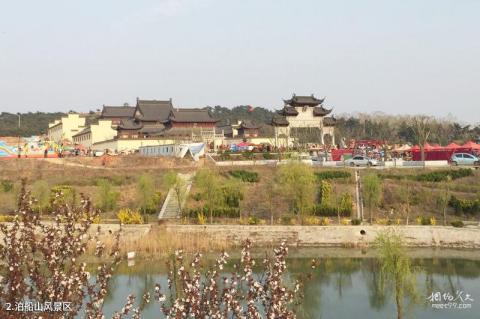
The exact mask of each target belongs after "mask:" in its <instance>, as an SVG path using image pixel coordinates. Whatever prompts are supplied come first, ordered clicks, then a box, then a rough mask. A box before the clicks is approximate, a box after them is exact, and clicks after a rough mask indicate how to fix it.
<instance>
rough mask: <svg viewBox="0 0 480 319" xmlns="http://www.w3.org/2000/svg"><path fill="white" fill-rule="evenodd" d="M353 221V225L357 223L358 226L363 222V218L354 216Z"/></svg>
mask: <svg viewBox="0 0 480 319" xmlns="http://www.w3.org/2000/svg"><path fill="white" fill-rule="evenodd" d="M351 223H352V225H356V226H357V225H361V224H362V220H361V219H359V218H354V219H352V220H351Z"/></svg>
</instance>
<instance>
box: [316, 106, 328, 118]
mask: <svg viewBox="0 0 480 319" xmlns="http://www.w3.org/2000/svg"><path fill="white" fill-rule="evenodd" d="M330 112H332V109H330V110H327V109H326V108H324V107H323V106H316V107H315V108H314V109H313V115H315V116H325V115H328V114H330Z"/></svg>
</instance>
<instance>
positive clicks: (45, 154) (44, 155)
mask: <svg viewBox="0 0 480 319" xmlns="http://www.w3.org/2000/svg"><path fill="white" fill-rule="evenodd" d="M47 157H48V148H46V149H45V151H43V158H47Z"/></svg>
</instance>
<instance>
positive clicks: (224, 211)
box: [184, 206, 240, 218]
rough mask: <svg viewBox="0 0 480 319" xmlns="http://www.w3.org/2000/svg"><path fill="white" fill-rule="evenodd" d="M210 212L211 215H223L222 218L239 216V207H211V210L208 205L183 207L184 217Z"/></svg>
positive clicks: (206, 214)
mask: <svg viewBox="0 0 480 319" xmlns="http://www.w3.org/2000/svg"><path fill="white" fill-rule="evenodd" d="M210 213H211V214H212V217H224V218H239V217H240V208H238V207H218V208H215V209H213V210H212V211H211V212H210V211H209V210H208V207H206V206H204V207H195V208H190V209H188V208H187V209H185V211H184V217H189V218H197V217H198V215H201V214H203V215H205V216H208V215H209V214H210Z"/></svg>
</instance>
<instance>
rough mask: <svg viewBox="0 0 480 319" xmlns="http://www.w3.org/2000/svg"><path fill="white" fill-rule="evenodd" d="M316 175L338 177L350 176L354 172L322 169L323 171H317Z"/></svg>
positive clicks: (318, 176) (323, 177) (320, 177)
mask: <svg viewBox="0 0 480 319" xmlns="http://www.w3.org/2000/svg"><path fill="white" fill-rule="evenodd" d="M315 176H316V177H317V179H319V180H322V179H336V178H350V177H352V174H351V173H350V172H347V171H340V170H338V171H322V172H315Z"/></svg>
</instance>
